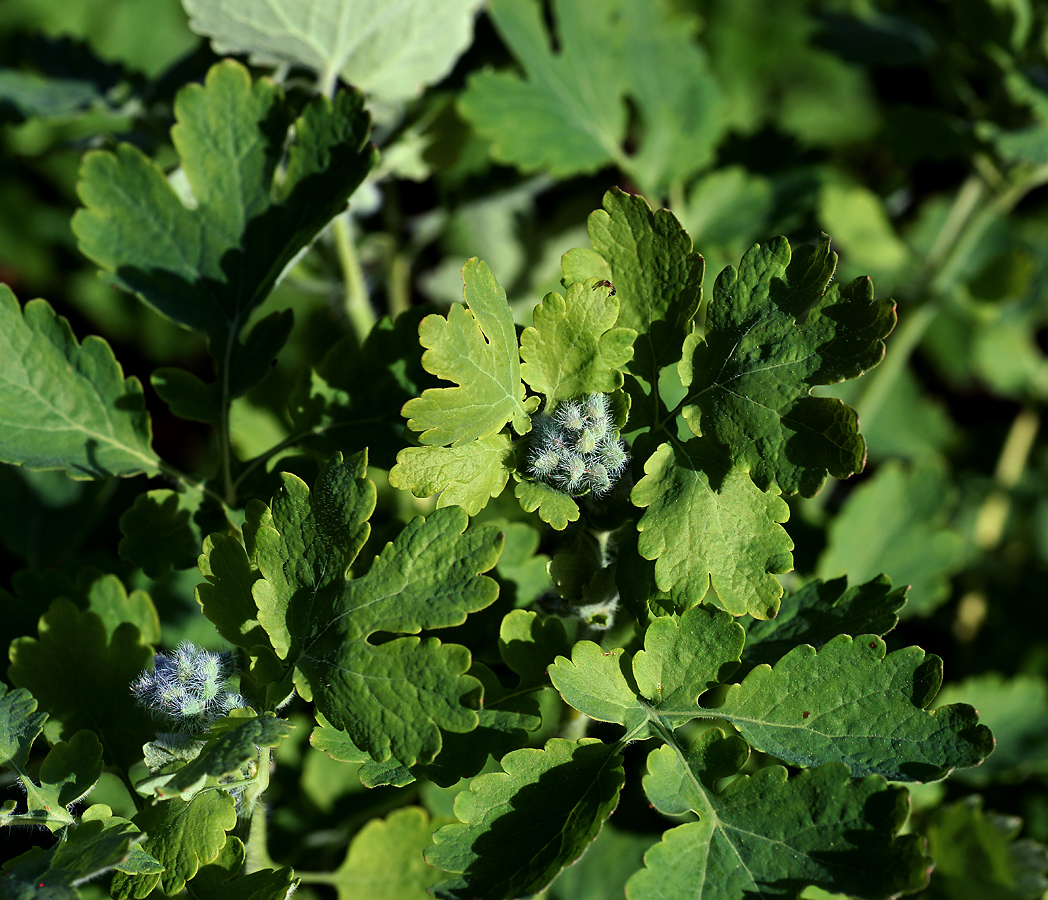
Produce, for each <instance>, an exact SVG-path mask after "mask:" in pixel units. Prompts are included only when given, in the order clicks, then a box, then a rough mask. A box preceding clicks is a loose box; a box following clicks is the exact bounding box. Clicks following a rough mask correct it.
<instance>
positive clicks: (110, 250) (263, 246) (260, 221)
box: [73, 60, 375, 396]
mask: <svg viewBox="0 0 1048 900" xmlns="http://www.w3.org/2000/svg"><path fill="white" fill-rule="evenodd" d="M175 118H176V119H177V124H176V125H175V127H174V128H173V129H172V139H173V141H174V144H175V149H176V150H177V151H178V154H179V157H180V158H181V163H182V170H183V172H184V173H185V176H186V179H187V181H188V184H189V188H190V190H191V192H192V199H193V201H194V205H193V206H192V208H190V207H188V206H186V205H185V204H184V203H183V202H182V200H181V199H180V198H179V196H178V195H177V194H176V192H175V190H174V188H173V187H172V186H171V185H170V184H169V182H168V181H167V179H166V178H165V176H164V173H163V172H162V171H161V170H160V169H159V168H158V167H157V166H156V165H155V164H154V163H153V162H152V161H150V160H149V159H147V158H146V157H145V156H144V155H143V154H142V153H141V152H140V151H138V150H137V149H135V148H134V147H132V146H130V145H128V144H121V145H119V146H118V147H117V150H116V152H115V153H111V152H108V151H95V152H92V153H88V154H87V156H85V157H84V163H83V168H82V171H81V180H80V184H79V187H78V191H79V194H80V197H81V199H82V200H83V202H84V205H85V209H82V210H80V211H79V212H77V214H76V215H75V216H74V217H73V230H74V232H75V233H76V235H77V238H78V239H79V242H80V249H81V250H82V251H83V252H84V254H85V255H86V256H88V257H89V258H90V259H92V260H94V261H95V262H96V263H98V264H99V265H100V266H101V267H102V268H103V269H104V270H106V271H108V272H111V273H113V276H114V278H115V280H116V282H117V283H118V284H119V285H120V286H122V287H124V288H125V289H126V290H129V291H132V292H134V293H135V294H137V295H138V296H139V297H140V298H141V299H142V300H143V301H144V302H145V303H147V304H149V305H150V306H152V307H153V308H154V309H156V310H157V311H159V312H161V313H162V314H164V315H165V316H167V317H168V318H170V319H172V320H174V321H175V322H178V323H180V324H182V325H185V326H187V327H189V328H194V329H197V330H199V331H203V332H205V333H206V334H207V335H208V338H209V342H210V347H211V352H212V353H213V354H214V356H215V357H216V359H218V360H220V361H221V362H222V363H223V365H225V366H226V367H227V368H228V370H229V372H230V373H231V375H230V378H231V380H230V384H229V390H230V392H231V394H232V395H233V396H236V395H238V394H240V393H243V391H244V390H246V389H247V387H249V386H251V385H252V384H253V383H254V382H255V381H257V377H256V376H258V374H259V373H260V372H264V371H266V370H267V369H268V363H269V360H271V359H272V358H273V356H274V355H275V353H276V351H277V350H278V349H279V347H280V345H281V344H282V343H283V341H284V339H285V338H286V336H287V332H288V330H289V328H290V325H291V321H290V317H289V316H287V315H285V314H277V315H276V316H270V317H267V318H266V319H264V320H262V321H261V322H259V323H258V325H256V326H255V329H254V330H253V331H252V333H251V335H250V337H249V338H248V340H247V343H246V344H245V343H241V342H240V332H241V330H242V328H243V327H244V325H245V323H246V322H247V320H248V318H249V317H250V315H251V313H252V312H253V310H254V309H255V308H256V307H257V306H258V305H259V304H260V303H261V302H262V301H263V300H264V299H265V298H266V296H267V295H268V294H269V292H270V291H271V290H272V288H273V286H274V284H275V283H276V281H277V279H278V278H279V276H280V274H281V273H282V272H283V270H284V268H285V267H286V266H287V265H288V263H289V262H290V261H291V260H292V259H293V258H294V257H295V255H296V254H297V253H298V252H299V251H300V250H301V249H302V248H304V247H306V246H308V245H309V243H310V242H311V241H312V240H313V238H314V237H316V235H317V233H318V232H319V231H320V230H321V229H322V228H323V227H324V226H325V225H326V224H327V223H328V222H329V221H330V220H331V219H332V218H333V217H334V216H335V215H336V214H337V213H339V212H341V211H342V210H343V209H344V207H345V204H346V200H347V198H348V197H349V195H350V194H351V193H352V192H353V190H354V189H355V188H356V187H357V185H359V184H360V182H361V181H362V180H363V179H364V176H365V175H366V174H367V172H368V170H369V169H370V168H371V166H372V165H373V164H374V159H375V151H374V148H373V147H371V146H370V145H369V144H368V142H367V137H368V126H369V123H368V116H367V114H366V113H365V112H364V110H363V101H362V98H361V96H360V95H359V94H357V93H355V92H351V91H343V92H340V93H339V94H338V95H337V96H336V97H335V99H334V101H333V102H329V101H328V100H327V99H325V98H322V97H321V98H316V99H314V100H313V101H312V102H311V103H310V104H309V105H308V106H307V107H306V109H305V110H304V111H303V113H302V115H301V116H300V117H299V118H298V119H297V120H295V122H294V125H293V127H294V141H293V142H292V143H291V145H290V147H289V148H288V147H286V146H285V145H286V143H287V136H288V133H289V132H288V129H289V126H290V125H291V124H292V123H291V107H290V106H289V105H288V104H287V103H286V102H285V100H284V97H283V94H282V92H281V90H280V88H278V87H277V86H276V85H275V84H274V83H273V82H272V81H269V80H267V79H262V80H259V81H256V82H254V83H252V81H251V78H250V75H249V74H248V71H247V70H246V69H245V68H244V67H243V66H241V65H240V64H239V63H236V62H234V61H232V60H225V61H223V62H220V63H218V64H217V65H215V66H213V67H212V68H211V70H210V71H209V72H208V75H207V79H206V81H205V83H204V85H197V84H191V85H189V86H187V87H185V88H183V89H182V90H181V91H180V92H179V94H178V97H177V98H176V100H175ZM285 151H286V153H287V165H286V170H285V172H284V175H283V178H282V179H275V173H276V171H277V167H278V163H280V161H281V159H282V157H283V156H284V155H285ZM242 370H243V371H242ZM249 376H250V377H249Z"/></svg>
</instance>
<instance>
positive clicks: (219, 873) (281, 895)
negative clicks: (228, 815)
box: [189, 835, 298, 900]
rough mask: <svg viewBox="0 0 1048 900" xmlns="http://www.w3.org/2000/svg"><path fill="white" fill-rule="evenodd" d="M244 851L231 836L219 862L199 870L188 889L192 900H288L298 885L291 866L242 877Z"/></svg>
mask: <svg viewBox="0 0 1048 900" xmlns="http://www.w3.org/2000/svg"><path fill="white" fill-rule="evenodd" d="M245 856H246V851H245V850H244V843H243V841H241V840H240V839H239V838H236V837H233V836H232V835H230V836H229V837H228V838H226V842H225V844H224V845H223V846H222V851H221V853H219V855H218V858H217V859H216V860H215V861H214V862H212V863H208V864H207V865H206V866H201V867H200V870H199V871H198V872H197V874H196V876H195V877H194V878H193V882H192V885H191V886H190V889H189V890H190V892H191V893H190V896H191V897H192V898H193V900H287V897H288V896H289V891H290V890H291V886H292V885H297V884H298V882H297V881H296V880H295V873H294V871H293V870H292V869H291V867H290V866H283V867H282V868H279V869H261V870H259V871H255V872H252V873H251V874H250V875H241V872H242V871H243V867H244V858H245Z"/></svg>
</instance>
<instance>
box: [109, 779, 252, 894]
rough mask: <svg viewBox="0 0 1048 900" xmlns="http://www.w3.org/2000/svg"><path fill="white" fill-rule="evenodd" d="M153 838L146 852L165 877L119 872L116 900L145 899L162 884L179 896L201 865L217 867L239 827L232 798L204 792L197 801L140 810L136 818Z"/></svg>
mask: <svg viewBox="0 0 1048 900" xmlns="http://www.w3.org/2000/svg"><path fill="white" fill-rule="evenodd" d="M131 821H132V822H134V824H135V825H137V826H138V827H139V828H140V829H141V830H142V831H144V832H145V833H146V834H147V835H148V837H147V838H146V840H145V842H144V843H143V845H142V847H143V849H144V850H146V851H147V852H148V853H149V854H150V855H151V856H153V857H154V858H155V859H156V860H157V861H158V862H159V863H160V864H161V865H162V866H163V867H164V869H163V872H160V873H135V874H128V873H124V872H118V873H117V874H116V875H115V876H114V878H113V886H112V894H113V898H114V900H129V898H131V897H134V898H136V900H142V898H145V897H147V896H149V894H150V893H151V892H152V891H153V889H154V888H156V887H157V886H158V885H159V886H160V888H161V890H163V891H164V893H165V894H177V893H178V892H179V891H181V890H182V889H183V888H184V887H185V885H186V882H187V881H189V880H191V879H192V878H193V877H194V876H195V875H196V874H197V872H198V871H199V869H200V867H201V866H205V865H207V864H208V863H211V862H214V861H215V860H216V859H217V858H218V856H219V854H220V853H221V852H222V847H223V846H224V845H225V843H226V832H228V831H232V829H233V828H234V827H235V826H236V823H237V816H236V812H235V810H234V802H233V798H232V797H230V796H229V794H227V793H226V792H225V791H205V792H203V793H200V794H197V795H196V796H195V797H194V798H193V799H192V800H190V801H189V802H186V801H184V800H178V799H175V800H171V801H169V802H167V803H157V804H154V805H152V806H146V807H144V808H143V809H141V810H139V811H138V812H137V813H136V814H135V815H134V817H133V818H132V819H131Z"/></svg>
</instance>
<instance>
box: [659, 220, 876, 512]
mask: <svg viewBox="0 0 1048 900" xmlns="http://www.w3.org/2000/svg"><path fill="white" fill-rule="evenodd" d="M836 264H837V256H836V254H835V253H832V252H831V251H830V241H829V238H828V237H826V236H825V235H824V236H823V238H822V240H821V241H820V242H819V245H818V247H814V248H812V247H802V248H800V249H798V250H797V251H796V252H791V250H790V246H789V243H788V242H787V241H786V239H785V238H777V239H775V240H773V241H770V242H769V243H768V244H767V245H766V246H763V247H762V246H761V245H759V244H758V245H755V246H754V247H753V248H751V249H750V250H749V251H748V252H747V253H746V255H745V256H744V257H743V258H742V262H741V263H740V264H739V268H738V269H737V270H736V269H734V268H732V267H728V268H727V269H725V270H724V271H723V272H722V273H721V274H720V276H718V278H717V281H716V283H715V284H714V287H713V292H712V294H711V297H710V302H709V305H708V308H707V313H706V329H705V333H704V334H701V335H700V334H695V335H692V336H690V337H689V339H688V341H687V342H686V343H685V347H684V357H683V359H682V360H681V364H680V367H679V369H680V375H681V381H682V383H683V384H684V386H685V387H686V388H687V389H688V391H687V396H686V397H685V399H684V401H683V404H684V405H683V414H684V417H685V419H686V420H687V422H688V426H689V427H690V428H691V430H692V431H693V432H694V433H695V434H696V435H704V436H707V437H710V438H712V439H713V440H715V441H717V442H718V443H719V444H720V445H722V446H724V447H726V448H727V450H728V452H729V453H730V454H731V457H732V460H733V461H734V462H735V463H736V464H737V465H740V466H742V467H743V468H745V469H747V470H748V471H749V473H750V476H751V477H752V478H753V480H754V481H755V482H756V483H757V485H758V486H760V487H762V488H767V487H769V486H770V485H772V484H777V485H778V486H779V488H780V489H781V490H782V491H783V492H784V493H787V494H792V493H796V492H798V491H799V492H800V493H801V494H803V495H804V496H809V497H810V496H811V495H813V494H814V493H816V492H817V491H818V490H819V488H820V487H821V486H822V484H823V482H824V481H825V480H826V476H827V473H828V474H831V475H833V476H835V477H837V478H847V477H848V476H849V475H851V474H853V473H855V472H860V471H862V467H863V465H864V463H865V461H866V443H865V441H864V440H863V439H862V437H861V435H860V434H859V429H858V416H857V415H856V413H855V411H854V410H853V409H851V407H849V406H846V405H845V404H843V403H842V402H841V401H839V400H836V399H833V398H830V397H812V396H810V392H811V389H812V388H813V387H814V386H815V385H819V384H833V383H834V382H837V381H844V380H846V379H849V378H856V377H858V376H859V375H861V374H862V373H863V372H864V371H866V370H867V369H869V368H872V367H873V366H875V365H877V363H879V362H880V361H881V359H882V357H883V356H884V338H885V337H887V336H888V334H889V333H890V332H891V330H892V328H893V327H894V326H895V305H894V304H893V303H892V302H891V301H889V300H879V301H874V299H873V284H872V282H871V281H870V280H869V279H868V278H867V279H857V280H855V281H853V282H852V283H851V284H849V285H846V286H844V287H840V286H838V285H834V286H833V287H831V288H830V289H829V290H827V285H828V284H829V281H830V278H831V277H832V276H833V272H834V269H835V268H836Z"/></svg>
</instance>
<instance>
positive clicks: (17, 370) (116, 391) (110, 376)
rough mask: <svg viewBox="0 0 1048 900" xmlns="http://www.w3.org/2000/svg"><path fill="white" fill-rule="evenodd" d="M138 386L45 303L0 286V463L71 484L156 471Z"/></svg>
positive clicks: (104, 349)
mask: <svg viewBox="0 0 1048 900" xmlns="http://www.w3.org/2000/svg"><path fill="white" fill-rule="evenodd" d="M151 440H152V431H151V427H150V420H149V414H148V413H147V412H146V408H145V399H144V398H143V395H142V386H141V384H139V382H138V379H137V378H124V374H123V372H122V371H121V369H120V365H119V363H117V361H116V358H115V357H114V356H113V351H112V350H111V349H110V348H109V345H108V344H107V343H106V342H105V341H103V340H102V339H101V338H98V337H94V336H91V337H88V338H85V339H84V341H83V343H78V342H77V340H76V337H75V336H74V335H73V330H72V329H71V328H70V327H69V323H68V322H67V321H66V320H65V319H64V318H62V317H61V316H58V315H56V314H55V311H54V310H53V309H52V308H51V306H50V305H49V304H48V303H47V302H46V301H44V300H31V301H29V303H27V304H26V306H25V309H24V310H23V309H21V308H20V307H19V304H18V301H17V300H16V299H15V295H14V294H13V293H12V292H11V289H10V288H9V287H7V285H5V284H0V460H2V461H3V462H9V463H15V464H16V465H20V466H25V467H26V468H29V469H62V470H63V471H64V472H65V473H66V474H67V475H69V477H71V478H76V479H81V480H83V479H90V478H108V477H111V476H114V475H117V476H123V477H127V476H130V475H138V474H141V473H145V474H148V475H153V474H156V472H157V467H158V463H159V460H158V458H157V456H156V454H155V453H154V452H153V448H152V447H151V446H150V441H151Z"/></svg>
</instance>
